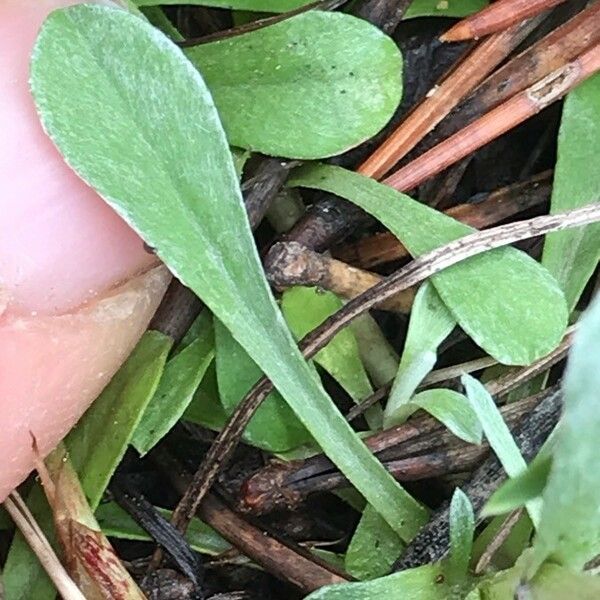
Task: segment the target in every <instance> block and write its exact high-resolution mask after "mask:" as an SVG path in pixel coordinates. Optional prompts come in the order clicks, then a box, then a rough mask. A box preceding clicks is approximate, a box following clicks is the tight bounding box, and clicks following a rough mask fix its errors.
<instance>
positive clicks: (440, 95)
mask: <svg viewBox="0 0 600 600" xmlns="http://www.w3.org/2000/svg"><path fill="white" fill-rule="evenodd" d="M536 25H537V22H534V23H521V24H519V25H516V26H515V27H513V28H512V29H510V30H509V31H503V32H501V33H498V34H496V35H494V36H492V37H490V38H489V39H487V40H485V41H484V42H483V43H481V44H480V45H479V46H477V47H476V48H475V49H474V50H473V51H472V52H471V53H470V54H469V55H468V56H467V57H466V58H465V59H464V60H463V61H462V62H461V63H460V68H455V69H454V70H452V71H451V72H450V74H449V75H448V76H447V77H446V78H445V79H444V80H443V81H442V82H441V83H440V84H439V85H437V86H435V87H434V88H433V89H432V90H431V92H430V94H429V95H428V97H427V98H425V100H423V102H421V104H419V106H417V107H416V109H415V110H414V111H413V112H412V113H410V114H409V115H408V117H407V118H406V119H405V120H404V121H403V122H402V123H401V124H400V125H399V126H398V128H397V129H396V130H395V131H394V132H393V133H392V135H391V136H390V137H389V138H387V139H386V140H385V141H384V142H383V144H381V146H379V148H377V150H375V152H373V154H371V156H369V158H367V160H365V162H363V163H362V164H361V165H360V166H359V167H358V169H357V171H358V172H359V173H362V174H363V175H367V176H368V177H374V178H375V179H380V178H381V177H383V176H384V175H385V174H386V173H387V172H388V171H389V170H390V169H391V168H392V167H393V166H394V165H395V164H396V163H397V162H398V161H399V160H400V159H401V158H402V157H404V156H405V155H406V154H407V153H408V152H409V151H410V150H412V149H413V148H414V147H415V146H416V145H417V144H418V143H419V141H420V140H421V139H423V137H424V136H425V135H426V134H427V133H428V132H430V131H431V130H432V129H434V127H435V126H436V125H437V124H438V123H439V122H440V121H441V120H442V119H443V118H444V117H445V116H446V115H448V114H449V113H450V111H451V110H452V109H453V108H454V107H455V106H456V105H457V104H458V103H459V102H460V101H461V100H462V99H463V98H464V97H465V96H467V95H468V94H469V92H471V90H473V89H474V88H475V87H476V86H477V85H478V84H479V83H481V82H482V81H483V80H484V79H485V78H486V77H487V75H489V74H490V73H491V72H492V71H493V70H494V69H495V68H496V67H497V66H498V65H499V64H500V63H501V62H502V61H503V60H504V59H505V58H506V56H507V55H508V53H509V52H510V51H511V50H512V49H513V48H514V47H515V46H516V44H517V43H518V42H519V41H522V39H523V38H524V37H525V35H527V34H528V33H529V32H530V31H531V30H532V29H533V28H534V27H535V26H536Z"/></svg>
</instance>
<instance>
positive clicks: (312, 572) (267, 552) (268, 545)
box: [154, 449, 347, 593]
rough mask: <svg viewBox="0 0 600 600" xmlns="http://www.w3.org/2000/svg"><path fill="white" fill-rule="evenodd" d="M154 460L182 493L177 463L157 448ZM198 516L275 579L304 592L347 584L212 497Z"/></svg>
mask: <svg viewBox="0 0 600 600" xmlns="http://www.w3.org/2000/svg"><path fill="white" fill-rule="evenodd" d="M154 457H155V459H157V463H158V465H159V467H160V468H161V469H162V470H163V472H164V473H165V474H166V476H167V477H168V478H169V480H170V481H171V483H172V484H173V486H174V487H175V489H176V490H178V491H180V492H181V493H184V492H185V490H186V487H187V484H188V479H189V477H188V476H187V473H186V472H185V469H184V468H183V467H182V465H181V464H180V463H179V461H177V460H176V459H175V458H174V457H173V456H172V455H171V454H169V453H168V452H166V451H165V450H161V449H159V450H158V451H156V452H155V453H154ZM199 516H200V518H201V519H202V520H203V521H205V522H206V523H208V524H209V525H210V526H211V527H212V528H213V529H215V530H216V531H217V532H218V533H219V534H220V535H221V536H223V537H224V538H225V539H226V540H227V541H228V542H230V543H231V544H232V545H233V546H235V547H236V548H237V549H238V550H239V551H240V552H241V553H242V554H244V555H245V556H247V557H248V558H250V559H252V560H253V561H254V562H255V563H257V564H259V565H261V566H262V567H263V568H264V569H265V570H266V571H268V572H269V573H271V574H272V575H274V576H275V577H277V578H279V579H282V580H284V581H289V582H291V583H293V584H294V585H296V586H298V587H299V588H300V589H301V590H303V591H304V592H306V593H308V592H311V591H313V590H315V589H317V588H320V587H323V586H325V585H332V584H334V583H344V582H346V581H347V579H346V577H345V576H344V575H343V574H342V573H341V572H338V571H336V569H335V568H334V567H333V566H331V565H329V564H327V563H325V562H324V561H322V560H320V559H319V558H318V557H316V556H312V555H310V554H309V553H308V552H306V551H305V550H303V549H301V548H293V547H291V546H290V545H288V544H286V543H284V542H283V541H281V540H279V539H277V538H276V537H275V536H273V535H269V534H268V533H267V532H265V531H262V530H260V529H258V528H257V527H255V526H254V525H252V524H251V523H249V522H248V521H246V520H245V519H244V518H242V517H241V516H240V515H238V514H236V513H235V512H233V511H232V510H231V509H230V508H228V507H227V506H226V505H225V503H224V502H222V501H221V500H220V499H219V498H218V497H217V496H216V495H215V494H209V495H208V496H207V497H206V498H205V499H204V501H203V503H202V506H200V509H199Z"/></svg>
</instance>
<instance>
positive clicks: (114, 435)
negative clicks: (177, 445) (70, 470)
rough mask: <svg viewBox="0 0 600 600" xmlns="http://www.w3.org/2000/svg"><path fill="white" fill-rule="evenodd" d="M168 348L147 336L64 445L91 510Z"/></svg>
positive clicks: (153, 334)
mask: <svg viewBox="0 0 600 600" xmlns="http://www.w3.org/2000/svg"><path fill="white" fill-rule="evenodd" d="M171 345H172V341H171V338H169V337H167V336H166V335H163V334H162V333H158V332H157V331H147V332H146V333H145V334H144V336H143V337H142V339H141V340H140V342H139V343H138V345H137V346H136V348H135V349H134V351H133V352H132V354H131V355H130V357H129V358H128V359H127V362H125V364H124V365H123V366H122V367H121V368H120V369H119V371H118V373H117V374H116V375H115V376H114V377H113V379H112V381H111V382H110V383H109V384H108V386H107V387H106V389H105V390H104V391H103V392H102V394H100V396H99V397H98V399H97V400H96V401H95V402H94V403H93V404H92V406H91V407H90V408H89V409H88V411H87V412H86V413H85V415H84V416H83V418H82V419H81V420H80V421H79V423H78V424H77V426H76V427H75V429H73V431H71V433H69V435H68V436H67V438H66V440H65V444H66V446H67V448H68V450H69V455H70V458H71V461H72V463H73V466H74V468H75V470H76V471H77V473H78V475H79V477H80V480H81V485H82V487H83V490H84V492H85V495H86V497H87V499H88V500H89V503H90V506H91V507H92V509H95V508H96V507H97V506H98V503H99V502H100V499H101V498H102V494H103V493H104V490H105V489H106V486H107V485H108V482H109V480H110V478H111V477H112V475H113V473H114V471H115V469H116V468H117V466H118V464H119V463H120V462H121V459H122V458H123V455H124V454H125V450H126V449H127V446H128V444H129V443H130V442H131V439H132V437H133V435H134V432H135V430H136V428H137V427H138V425H139V423H140V421H141V419H142V416H143V414H144V411H145V410H146V407H147V406H148V403H149V402H150V401H151V399H152V397H153V395H154V393H155V391H156V389H157V387H158V384H159V381H160V378H161V376H162V373H163V368H164V365H165V362H166V360H167V356H168V355H169V350H170V349H171Z"/></svg>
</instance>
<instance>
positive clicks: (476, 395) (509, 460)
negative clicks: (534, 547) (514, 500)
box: [461, 375, 541, 527]
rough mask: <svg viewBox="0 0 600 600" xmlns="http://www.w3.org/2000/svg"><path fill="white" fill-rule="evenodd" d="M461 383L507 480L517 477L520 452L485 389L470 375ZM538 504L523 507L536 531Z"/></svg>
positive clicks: (520, 467)
mask: <svg viewBox="0 0 600 600" xmlns="http://www.w3.org/2000/svg"><path fill="white" fill-rule="evenodd" d="M461 382H462V384H463V385H464V387H465V391H466V394H467V398H468V399H469V401H470V402H471V406H472V407H473V409H474V411H475V413H476V414H477V416H478V418H479V421H480V422H481V426H482V427H483V432H484V433H485V437H486V438H487V440H488V442H489V444H490V446H491V448H492V450H493V451H494V453H495V454H496V456H497V457H498V460H499V461H500V464H501V465H502V467H503V468H504V470H505V471H506V473H507V474H508V476H509V477H517V476H518V475H520V474H521V473H523V471H525V469H526V468H527V463H526V462H525V460H524V458H523V456H521V451H520V450H519V447H518V446H517V443H516V442H515V440H514V438H513V436H512V434H511V432H510V429H509V428H508V426H507V425H506V423H505V422H504V419H503V418H502V413H501V412H500V410H499V409H498V407H497V406H496V404H495V403H494V400H493V399H492V397H491V396H490V393H489V392H488V391H487V390H486V389H485V387H484V386H483V385H482V384H481V383H480V382H479V381H477V379H475V378H474V377H471V376H470V375H463V376H462V377H461ZM540 510H541V503H540V502H539V500H537V499H534V500H531V501H529V502H528V503H527V512H528V513H529V516H530V517H531V521H532V522H533V524H534V525H535V526H536V527H537V526H538V525H539V522H540Z"/></svg>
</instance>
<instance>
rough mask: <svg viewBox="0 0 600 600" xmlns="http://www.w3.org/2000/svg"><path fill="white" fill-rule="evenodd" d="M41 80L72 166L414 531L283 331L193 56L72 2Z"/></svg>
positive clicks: (43, 107) (364, 485)
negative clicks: (209, 310) (155, 252)
mask: <svg viewBox="0 0 600 600" xmlns="http://www.w3.org/2000/svg"><path fill="white" fill-rule="evenodd" d="M31 82H32V91H33V95H34V98H35V101H36V104H37V108H38V111H39V113H40V116H41V119H42V123H43V125H44V127H45V129H46V131H47V132H48V133H49V135H50V136H51V138H52V139H53V140H54V142H55V144H56V145H57V146H58V148H59V149H60V150H61V151H62V153H63V155H64V157H65V159H66V160H67V162H68V163H69V164H70V165H71V166H72V167H73V168H74V169H75V171H76V172H77V173H78V174H79V175H80V176H81V177H82V178H83V179H84V180H85V181H87V182H88V183H89V184H90V185H92V186H93V187H94V188H95V189H96V190H97V191H98V192H99V193H100V194H101V195H102V196H103V197H104V199H105V200H106V201H107V202H108V203H109V204H110V205H111V206H112V207H114V209H115V210H116V211H117V212H118V213H119V214H120V215H121V216H122V217H123V218H124V219H125V220H126V221H127V222H128V223H129V224H131V226H132V227H133V228H134V229H135V230H136V231H138V232H139V233H140V235H141V236H142V237H143V238H144V239H145V240H146V242H147V243H149V244H150V245H151V246H152V247H153V248H156V251H157V254H158V255H159V256H160V257H161V258H162V259H163V260H164V261H165V262H166V263H167V264H168V266H169V267H170V268H171V270H172V271H173V272H174V273H175V274H176V275H177V276H178V278H179V279H180V280H181V281H182V282H183V283H184V284H185V285H187V286H188V287H190V288H191V289H192V290H194V292H196V293H197V294H198V296H200V297H201V298H202V299H203V301H204V302H205V303H206V304H207V305H208V307H209V308H210V309H211V311H212V312H213V313H214V314H215V316H216V317H217V318H218V319H219V320H220V321H221V322H222V323H223V324H225V326H226V327H227V328H228V329H229V330H230V331H231V333H232V335H233V337H234V338H235V339H236V341H237V342H238V343H239V344H240V345H241V346H242V347H243V348H244V349H245V350H246V352H247V353H248V354H249V355H250V356H251V358H252V359H253V360H254V361H255V362H256V363H257V365H259V367H260V368H261V369H262V370H263V371H264V372H265V373H266V374H267V375H268V376H269V377H270V379H271V380H272V381H273V383H274V385H275V387H276V388H277V389H278V390H279V392H280V393H281V394H282V396H283V397H284V398H285V399H286V401H287V402H288V403H289V404H290V406H291V407H292V409H293V410H294V412H296V414H297V416H298V417H299V419H300V421H302V422H303V423H304V425H305V426H306V427H307V429H308V430H309V431H310V433H311V434H312V435H313V437H314V438H315V440H316V441H317V442H318V443H319V444H320V446H321V447H322V449H323V450H324V452H325V453H326V454H328V456H329V457H330V458H331V459H332V460H333V462H334V463H336V464H337V465H338V467H339V468H340V469H341V470H342V471H343V472H344V474H345V475H346V476H347V477H348V479H349V480H350V481H351V482H352V483H353V484H354V485H356V487H357V488H358V489H359V491H360V492H361V493H362V494H363V495H364V496H365V498H367V499H368V500H369V501H370V502H371V503H372V504H373V505H374V506H375V507H376V509H377V511H378V512H380V514H382V516H384V518H385V519H386V520H387V521H388V523H389V524H390V525H391V526H392V527H393V528H394V529H395V530H396V531H398V533H399V534H401V535H403V536H405V537H410V536H411V535H414V534H415V533H416V531H418V529H419V527H420V526H421V524H422V523H423V520H424V519H425V509H424V508H422V507H421V506H420V505H419V504H418V503H417V502H416V501H415V500H414V499H413V498H412V497H411V496H409V495H408V494H407V493H406V492H405V491H404V490H403V489H402V488H401V487H400V486H399V485H398V484H397V483H396V482H395V481H394V479H393V478H392V477H391V475H390V474H389V473H388V472H387V471H386V470H385V469H384V468H383V466H382V465H381V463H379V461H378V460H377V459H376V458H375V457H374V456H373V455H372V454H371V453H370V452H369V451H368V449H367V448H366V446H365V445H364V444H363V443H362V442H361V441H360V440H359V438H358V436H357V435H356V434H355V432H354V431H353V430H352V429H351V427H350V426H349V425H348V423H347V422H346V421H345V419H344V418H343V416H342V415H341V414H340V412H339V411H338V410H337V408H336V407H335V406H334V405H333V403H332V402H331V399H330V398H329V397H328V396H327V394H326V393H325V391H324V389H323V387H322V386H321V384H320V383H319V382H318V381H317V379H316V378H315V377H314V374H313V372H312V371H311V369H310V368H309V366H308V364H307V363H306V362H305V361H304V359H303V358H302V356H301V354H300V352H299V351H298V348H297V346H296V343H295V342H294V340H293V338H292V336H291V334H290V332H289V330H288V329H287V327H286V326H285V323H284V321H283V318H282V316H281V313H280V312H279V310H278V308H277V305H276V304H275V300H274V298H273V296H272V295H271V292H270V290H269V287H268V284H267V282H266V279H265V277H264V273H263V272H262V268H261V264H260V260H259V256H258V253H257V250H256V247H255V245H254V242H253V239H252V235H251V231H250V226H249V223H248V219H247V216H246V212H245V209H244V205H243V200H242V196H241V192H240V188H239V184H238V180H237V174H236V173H235V169H234V165H233V161H232V158H231V153H230V152H229V149H228V145H227V140H226V138H225V134H224V131H223V129H222V127H221V124H220V122H219V118H218V115H217V112H216V109H215V107H214V104H213V102H212V99H211V97H210V94H209V93H208V89H207V88H206V85H205V84H204V82H203V80H202V78H201V77H200V75H199V73H198V72H197V70H196V69H195V68H194V67H193V65H192V64H191V63H189V61H187V59H186V58H185V57H184V55H183V53H182V52H181V50H180V49H179V48H177V46H176V45H175V44H173V43H172V42H171V41H170V40H169V39H168V38H167V37H165V36H164V34H162V33H161V32H159V31H158V30H156V29H154V28H153V27H152V26H151V25H150V24H148V23H146V22H144V21H143V20H142V19H139V18H137V17H134V16H132V15H130V14H128V13H126V12H124V11H122V10H118V9H113V8H109V7H105V6H94V5H80V6H74V7H70V8H67V9H63V10H60V11H56V12H54V13H52V15H51V16H50V17H49V18H48V20H47V21H46V23H45V24H44V26H43V28H42V31H41V33H40V36H39V37H38V40H37V43H36V47H35V49H34V53H33V60H32V74H31ZM82 82H85V85H82Z"/></svg>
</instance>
